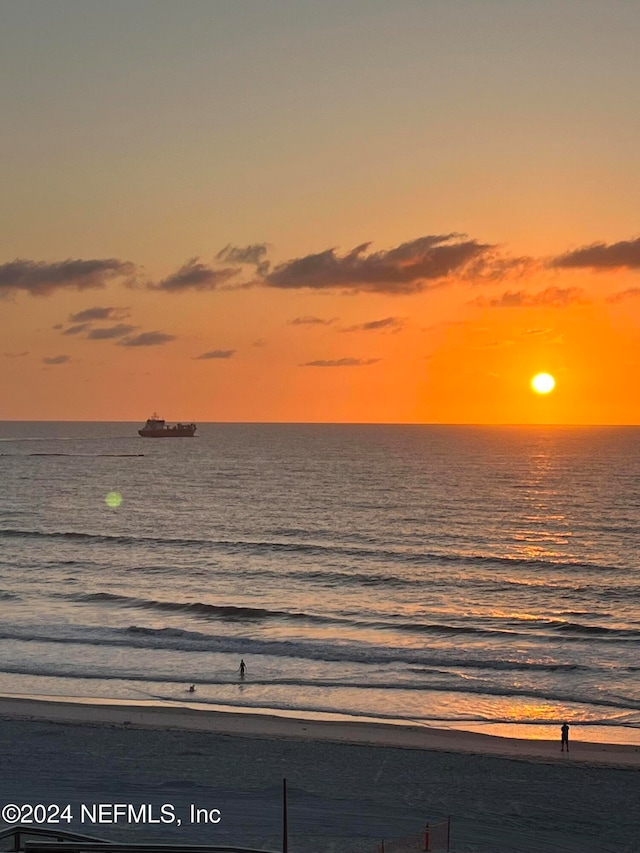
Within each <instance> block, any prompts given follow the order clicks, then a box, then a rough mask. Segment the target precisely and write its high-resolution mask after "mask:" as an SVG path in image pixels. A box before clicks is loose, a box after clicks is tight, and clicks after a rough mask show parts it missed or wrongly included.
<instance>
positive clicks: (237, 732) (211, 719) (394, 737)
mask: <svg viewBox="0 0 640 853" xmlns="http://www.w3.org/2000/svg"><path fill="white" fill-rule="evenodd" d="M0 719H8V720H28V721H40V722H42V721H46V722H52V723H62V724H71V725H77V726H107V727H118V728H136V729H138V728H139V729H153V730H162V729H165V730H171V731H185V732H187V731H190V732H194V731H197V732H210V733H215V734H219V735H228V736H234V737H243V738H262V739H267V740H291V741H314V742H318V743H322V742H324V743H345V744H354V745H363V746H378V747H383V748H384V747H392V748H400V749H411V750H424V751H436V752H450V753H460V754H468V755H483V756H497V757H501V758H508V759H514V760H523V761H532V762H537V763H544V764H563V765H566V764H571V765H574V766H575V765H578V764H579V765H591V766H608V767H618V768H625V769H640V745H634V744H626V743H611V742H606V743H603V742H594V741H586V740H580V739H577V738H575V737H574V738H573V739H572V741H571V745H572V751H571V752H570V753H568V754H567V753H562V752H561V751H560V748H559V739H553V740H545V739H540V738H530V739H524V738H516V737H505V736H502V735H500V734H496V733H487V732H484V731H478V730H477V729H478V728H479V726H475V727H474V730H462V729H452V728H439V727H437V726H429V725H421V724H416V723H411V722H410V721H398V723H401V724H397V723H394V722H383V721H378V720H375V719H372V718H361V719H358V718H348V717H345V718H341V717H340V716H339V715H330V714H327V715H324V718H319V717H318V716H314V717H310V716H308V717H304V716H302V715H300V714H296V713H294V712H275V711H269V712H259V711H256V710H255V709H238V708H228V707H224V706H210V705H208V706H202V705H198V704H197V703H188V702H185V703H181V704H180V706H170V705H164V704H158V703H153V702H148V701H144V702H143V701H133V700H122V701H116V700H110V701H108V702H105V701H104V700H92V699H80V698H76V697H73V698H69V697H50V696H48V697H42V696H40V697H34V696H15V695H13V696H9V695H0Z"/></svg>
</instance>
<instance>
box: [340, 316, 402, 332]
mask: <svg viewBox="0 0 640 853" xmlns="http://www.w3.org/2000/svg"><path fill="white" fill-rule="evenodd" d="M405 323H406V319H405V318H404V317H385V318H384V319H383V320H369V322H368V323H359V324H358V325H356V326H348V327H347V328H345V329H340V331H341V332H381V331H382V332H399V331H400V330H401V329H402V327H403V326H404V324H405Z"/></svg>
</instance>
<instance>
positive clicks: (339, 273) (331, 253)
mask: <svg viewBox="0 0 640 853" xmlns="http://www.w3.org/2000/svg"><path fill="white" fill-rule="evenodd" d="M464 236H465V235H461V234H444V235H430V236H426V237H420V238H418V239H417V240H412V241H410V242H408V243H402V244H401V245H400V246H397V247H396V248H394V249H389V250H387V251H381V252H370V253H367V250H368V248H369V246H370V245H371V244H370V243H363V244H362V245H360V246H356V248H355V249H352V250H351V251H350V252H348V253H347V254H346V255H338V254H337V253H336V250H335V249H327V250H326V251H324V252H320V253H318V254H313V255H305V256H304V257H301V258H295V259H294V260H290V261H287V262H286V263H284V264H280V265H279V266H277V267H276V268H275V269H274V270H273V271H272V272H271V273H269V275H267V276H265V278H264V283H265V284H266V285H267V286H268V287H278V288H285V289H299V288H311V289H313V290H333V289H341V290H343V291H347V292H348V291H351V292H352V293H358V292H362V291H366V292H372V293H389V294H407V293H419V292H420V291H422V290H425V289H427V288H429V287H435V286H436V285H437V284H439V283H442V280H443V279H445V278H446V277H447V276H449V275H451V274H452V273H455V272H457V271H460V270H462V269H463V268H464V266H465V265H466V264H467V263H469V262H470V261H471V260H473V259H474V258H477V257H478V256H480V255H482V254H483V253H484V252H486V251H487V250H488V249H490V248H491V247H490V246H489V245H487V244H482V243H478V242H477V241H475V240H464V239H462V238H463V237H464Z"/></svg>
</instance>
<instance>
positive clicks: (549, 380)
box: [531, 373, 556, 394]
mask: <svg viewBox="0 0 640 853" xmlns="http://www.w3.org/2000/svg"><path fill="white" fill-rule="evenodd" d="M531 387H532V388H533V390H534V391H535V392H536V394H549V392H551V391H553V389H554V388H555V387H556V380H555V379H554V378H553V376H552V375H551V374H550V373H538V374H536V375H535V376H534V377H533V379H532V380H531Z"/></svg>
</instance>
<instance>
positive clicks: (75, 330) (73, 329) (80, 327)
mask: <svg viewBox="0 0 640 853" xmlns="http://www.w3.org/2000/svg"><path fill="white" fill-rule="evenodd" d="M54 328H57V329H60V328H62V327H61V326H56V327H54ZM89 328H90V326H89V323H78V324H77V325H76V326H69V327H68V328H67V329H65V330H64V332H63V333H62V334H63V335H80V334H82V332H86V331H87V329H89Z"/></svg>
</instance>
